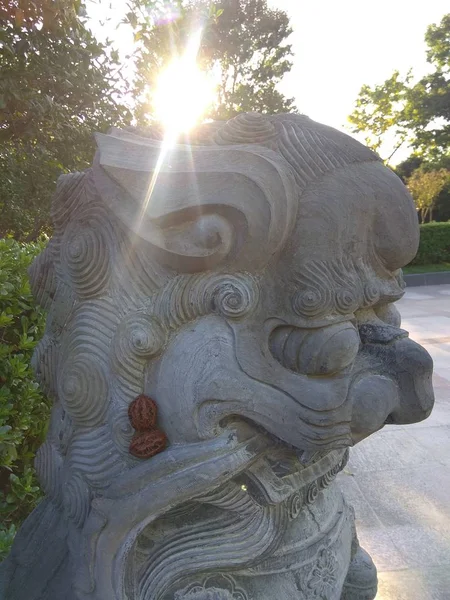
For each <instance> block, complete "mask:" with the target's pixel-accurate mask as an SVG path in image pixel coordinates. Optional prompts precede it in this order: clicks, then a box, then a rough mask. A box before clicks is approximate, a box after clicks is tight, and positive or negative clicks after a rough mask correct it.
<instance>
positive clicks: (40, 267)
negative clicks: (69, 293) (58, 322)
mask: <svg viewBox="0 0 450 600" xmlns="http://www.w3.org/2000/svg"><path fill="white" fill-rule="evenodd" d="M28 274H29V277H30V286H31V291H32V292H33V296H34V297H35V299H36V302H37V304H39V306H42V308H44V309H46V310H47V309H48V308H49V306H50V304H51V302H52V300H53V298H54V296H55V292H56V276H55V269H54V267H53V258H52V256H51V254H50V252H49V249H48V248H46V249H45V250H44V251H43V252H41V253H40V254H39V255H38V256H36V258H35V259H34V261H33V262H32V264H31V267H30V268H29V270H28Z"/></svg>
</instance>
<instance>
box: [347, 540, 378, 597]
mask: <svg viewBox="0 0 450 600" xmlns="http://www.w3.org/2000/svg"><path fill="white" fill-rule="evenodd" d="M377 584H378V580H377V569H376V567H375V565H374V563H373V560H372V559H371V558H370V556H369V554H368V553H367V552H366V551H365V550H364V549H363V548H361V547H358V550H357V551H356V554H355V556H354V557H353V560H352V562H351V563H350V566H349V569H348V573H347V577H346V579H345V582H344V587H343V589H342V596H341V600H374V598H375V596H376V595H377Z"/></svg>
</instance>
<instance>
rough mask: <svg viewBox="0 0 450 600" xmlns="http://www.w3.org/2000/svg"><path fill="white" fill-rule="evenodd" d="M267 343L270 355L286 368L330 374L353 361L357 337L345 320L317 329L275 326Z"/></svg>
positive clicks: (353, 329) (356, 351)
mask: <svg viewBox="0 0 450 600" xmlns="http://www.w3.org/2000/svg"><path fill="white" fill-rule="evenodd" d="M269 344H270V350H271V352H272V354H273V356H274V357H275V358H276V359H277V360H278V361H279V362H280V363H281V364H282V365H283V366H284V367H286V368H287V369H291V370H292V371H297V372H298V373H304V374H305V375H331V374H333V373H337V372H338V371H341V370H342V369H344V368H345V367H347V366H348V365H350V364H351V363H352V362H353V361H354V359H355V357H356V355H357V353H358V350H359V346H360V340H359V335H358V331H357V330H356V328H355V327H354V325H353V324H352V323H350V322H345V323H338V324H336V325H330V326H329V327H321V328H320V329H300V328H298V327H290V326H282V327H277V328H276V329H275V330H274V331H273V332H272V334H271V336H270V342H269Z"/></svg>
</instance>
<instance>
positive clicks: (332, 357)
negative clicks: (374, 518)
mask: <svg viewBox="0 0 450 600" xmlns="http://www.w3.org/2000/svg"><path fill="white" fill-rule="evenodd" d="M97 143H98V152H97V154H96V157H95V160H94V163H93V166H92V168H91V169H89V170H88V171H86V172H85V173H75V174H71V175H64V176H62V177H61V178H60V179H59V181H58V185H57V189H56V193H55V197H54V201H53V208H52V217H53V221H54V226H55V229H54V236H53V238H52V240H51V241H50V243H49V245H48V247H47V249H46V250H45V251H44V252H43V253H42V254H41V255H40V256H39V257H38V258H37V259H36V260H35V262H34V264H33V266H32V268H31V270H30V280H31V285H32V288H33V292H34V294H35V297H36V299H37V301H38V302H39V303H40V304H41V305H42V306H44V307H45V308H46V309H47V310H48V320H47V328H46V333H45V335H44V337H43V339H42V341H41V342H40V344H39V346H38V347H37V349H36V353H35V356H34V359H33V364H34V368H35V371H36V375H37V377H38V379H39V380H40V384H41V386H42V388H43V389H44V390H45V392H46V393H47V394H48V395H49V396H51V397H52V399H53V401H54V407H53V411H52V417H51V422H50V426H49V431H48V436H47V440H46V442H45V443H44V444H43V446H42V447H41V448H40V450H39V452H38V453H37V456H36V470H37V473H38V477H39V480H40V482H41V485H42V488H43V490H44V492H45V494H46V496H45V499H44V500H43V502H42V503H41V504H40V505H39V507H38V508H37V509H36V511H35V512H34V513H32V514H31V515H30V517H29V518H28V520H27V521H26V522H25V524H24V525H23V527H22V528H21V530H20V531H19V533H18V535H17V538H16V541H15V543H14V546H13V549H12V552H11V554H10V556H9V557H8V559H7V560H6V561H5V562H4V564H3V565H2V567H1V569H0V574H1V577H0V596H1V597H2V598H5V600H22V599H23V598H27V600H59V599H60V598H66V599H67V600H125V598H127V599H129V600H273V598H277V599H279V600H288V599H289V600H291V599H292V598H301V599H303V600H313V599H320V600H340V599H347V600H349V599H352V600H363V599H364V600H367V599H370V598H374V597H375V594H376V570H375V568H374V566H373V563H372V562H371V560H370V558H369V557H368V555H367V554H366V553H365V552H364V551H363V550H362V549H361V548H360V547H359V544H358V540H357V537H356V533H355V528H354V518H353V513H352V510H351V508H349V507H348V506H347V505H346V504H345V502H344V499H343V497H342V494H341V492H340V491H339V489H338V487H337V486H336V483H335V481H334V480H335V477H336V475H337V474H338V473H339V471H341V470H342V469H343V468H344V466H345V463H346V461H347V458H348V448H349V447H350V446H352V445H353V444H355V443H357V442H358V441H360V440H362V439H364V438H365V437H367V436H368V435H370V434H372V433H374V432H376V431H377V430H378V429H380V428H381V427H382V426H383V425H385V424H389V423H409V422H413V421H417V420H421V419H424V418H426V417H427V416H428V415H429V413H430V411H431V408H432V405H433V391H432V388H431V371H432V363H431V359H430V357H429V356H428V354H427V353H426V352H425V351H424V350H423V349H422V348H420V346H418V345H417V344H415V343H414V342H413V341H412V340H410V339H409V338H408V335H407V333H406V332H405V331H404V330H402V329H401V328H400V316H399V314H398V311H397V310H396V309H395V306H394V303H395V301H396V300H398V299H399V298H400V297H401V296H402V294H403V288H404V285H403V283H402V277H401V267H402V266H403V265H405V264H407V263H408V262H409V261H410V260H411V259H412V257H413V256H414V254H415V252H416V249H417V244H418V226H417V219H416V215H415V210H414V206H413V203H412V200H411V198H410V196H409V194H408V192H407V190H406V188H405V187H404V186H403V184H402V183H401V182H400V180H399V179H398V178H397V177H396V176H395V175H394V174H393V173H392V172H391V171H390V170H388V169H386V168H385V167H384V166H383V164H382V163H381V162H380V160H379V159H378V157H377V156H376V155H375V154H374V153H372V152H371V151H370V150H368V149H367V148H365V147H364V146H362V145H361V144H359V143H358V142H356V141H355V140H353V139H351V138H349V137H347V136H345V135H343V134H341V133H339V132H337V131H335V130H333V129H330V128H328V127H325V126H323V125H320V124H318V123H315V122H313V121H311V120H310V119H308V118H307V117H304V116H298V115H277V116H262V115H259V114H243V115H239V116H237V117H236V118H235V119H232V120H231V121H229V122H227V123H219V122H218V123H210V124H206V125H204V126H201V127H199V128H198V130H197V131H195V132H193V133H192V134H191V135H190V137H189V138H188V139H186V140H183V143H180V144H179V145H176V146H174V147H173V148H171V149H169V150H168V151H167V152H166V155H165V158H164V160H163V161H161V160H159V158H160V156H161V151H162V147H163V145H162V137H161V133H160V132H159V131H158V130H156V129H154V130H152V129H150V130H148V131H136V130H130V131H119V130H115V129H113V130H112V131H110V133H109V134H108V135H98V136H97ZM149 190H151V193H150V192H149Z"/></svg>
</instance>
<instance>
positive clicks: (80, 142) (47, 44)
mask: <svg viewBox="0 0 450 600" xmlns="http://www.w3.org/2000/svg"><path fill="white" fill-rule="evenodd" d="M1 10H2V12H1V15H0V16H1V26H0V71H1V73H2V75H1V79H0V236H5V235H11V236H13V237H15V238H17V239H19V240H32V239H36V238H37V237H38V236H39V234H40V233H41V232H42V231H48V229H49V228H50V223H49V203H50V198H51V194H52V192H53V190H54V186H55V181H56V179H57V177H58V175H59V174H60V173H62V172H66V171H71V170H77V169H78V170H79V169H84V168H86V167H87V166H88V165H89V163H90V162H91V160H92V154H93V151H94V143H93V135H92V134H93V132H94V131H105V130H106V129H107V128H108V127H109V126H110V125H112V124H126V123H128V122H129V120H130V118H131V115H130V112H129V111H128V109H126V108H125V107H124V106H123V105H121V104H120V103H119V101H118V98H119V97H120V96H121V94H123V93H124V92H125V91H126V88H125V84H124V82H123V80H122V79H121V77H120V73H119V66H118V56H117V53H115V52H114V51H111V50H110V47H109V46H108V44H100V43H98V42H97V41H96V39H95V38H94V37H93V35H92V34H91V33H90V32H89V30H88V29H87V28H86V25H85V19H84V17H83V16H81V15H82V14H83V6H82V5H81V3H80V1H79V0H35V1H34V2H33V1H30V0H27V1H20V0H6V1H5V0H4V2H3V4H2V9H1Z"/></svg>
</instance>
